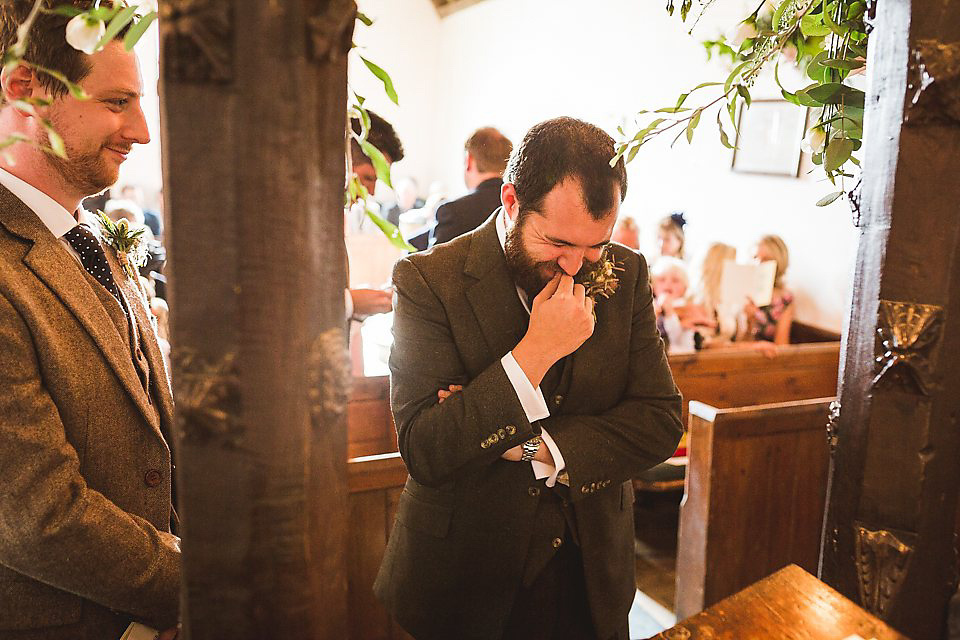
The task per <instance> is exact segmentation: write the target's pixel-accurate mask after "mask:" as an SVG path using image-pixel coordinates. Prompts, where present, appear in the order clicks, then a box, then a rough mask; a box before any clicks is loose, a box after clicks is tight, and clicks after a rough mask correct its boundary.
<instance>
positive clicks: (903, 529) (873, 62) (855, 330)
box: [821, 0, 960, 640]
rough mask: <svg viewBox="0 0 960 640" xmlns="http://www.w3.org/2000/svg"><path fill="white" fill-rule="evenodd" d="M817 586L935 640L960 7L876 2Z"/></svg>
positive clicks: (947, 408) (950, 343) (950, 549)
mask: <svg viewBox="0 0 960 640" xmlns="http://www.w3.org/2000/svg"><path fill="white" fill-rule="evenodd" d="M875 8H876V11H877V15H876V19H875V20H874V21H873V25H874V30H873V32H872V34H871V37H870V50H869V58H868V64H867V69H868V73H869V86H870V89H869V91H868V94H867V109H868V111H867V117H866V131H865V140H864V152H863V158H864V170H863V179H862V185H861V190H860V195H859V203H858V205H859V206H858V208H857V207H855V212H854V222H855V224H857V225H858V226H859V227H860V232H861V233H860V245H859V251H858V260H857V269H856V274H855V283H854V292H853V307H852V311H851V319H850V324H849V330H848V332H847V335H846V336H845V342H844V347H843V350H844V356H843V359H842V362H841V372H840V373H841V386H840V394H839V395H840V407H839V414H838V415H837V416H835V417H834V418H833V420H832V427H833V428H834V429H835V434H836V440H835V444H836V449H835V452H834V456H833V460H832V470H831V474H832V480H831V488H830V495H829V499H828V506H827V514H826V521H825V527H824V540H823V549H822V555H821V577H822V578H823V579H824V580H825V581H826V582H827V583H829V584H831V585H832V586H834V587H836V588H837V589H838V590H839V591H841V592H842V593H843V594H844V595H846V596H847V597H849V598H851V599H853V600H854V601H855V602H859V603H860V604H861V605H862V606H864V607H865V608H866V609H868V610H869V611H870V612H871V613H874V614H876V615H878V616H880V617H881V618H883V619H884V620H886V621H887V622H889V623H890V624H891V625H892V626H894V627H896V628H897V629H898V630H900V631H902V632H903V633H905V634H906V635H909V636H910V637H911V638H915V639H917V640H922V639H925V638H941V637H943V636H944V633H945V617H946V611H947V602H948V599H949V597H950V595H951V594H952V593H953V592H954V590H955V587H956V581H957V563H956V559H955V555H954V544H953V535H954V529H955V522H956V520H955V517H956V509H957V499H958V493H957V489H958V484H960V446H958V424H957V416H958V411H960V358H958V357H957V354H958V353H960V251H958V250H960V212H958V206H960V205H958V203H960V1H957V0H936V1H934V0H880V1H879V2H877V3H876V6H875Z"/></svg>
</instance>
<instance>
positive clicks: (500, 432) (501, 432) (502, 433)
mask: <svg viewBox="0 0 960 640" xmlns="http://www.w3.org/2000/svg"><path fill="white" fill-rule="evenodd" d="M497 435H498V436H500V439H501V440H506V439H507V431H506V430H505V429H497Z"/></svg>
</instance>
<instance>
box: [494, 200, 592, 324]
mask: <svg viewBox="0 0 960 640" xmlns="http://www.w3.org/2000/svg"><path fill="white" fill-rule="evenodd" d="M525 218H526V216H524V215H523V214H520V218H519V219H518V220H517V222H516V224H514V225H513V226H512V227H510V228H509V229H508V230H507V235H506V238H505V240H504V243H503V254H504V257H505V258H506V262H507V271H508V272H509V273H510V277H511V278H513V282H514V283H515V284H516V285H517V286H518V287H520V289H521V290H522V291H523V292H524V293H526V294H527V298H528V299H529V300H530V304H531V305H532V304H533V299H534V298H535V297H537V294H538V293H540V291H542V290H543V288H544V287H545V286H547V283H548V282H550V281H551V280H552V279H553V277H554V276H555V275H557V274H558V273H563V269H561V268H560V265H559V264H557V262H556V260H546V261H538V260H536V259H535V258H534V257H533V256H532V255H530V252H529V251H527V248H526V247H525V246H524V244H523V226H524V222H525ZM597 264H598V263H596V262H587V261H584V263H583V265H582V266H581V267H580V270H579V271H578V272H577V273H587V272H589V271H590V270H591V269H593V268H594V267H595V266H596V265H597ZM585 268H586V269H585Z"/></svg>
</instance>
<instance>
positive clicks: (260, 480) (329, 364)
mask: <svg viewBox="0 0 960 640" xmlns="http://www.w3.org/2000/svg"><path fill="white" fill-rule="evenodd" d="M161 9H162V15H161V20H162V22H161V34H162V48H163V50H162V78H163V90H162V92H161V95H162V96H163V106H164V109H163V125H164V140H163V142H164V147H163V155H164V163H165V189H166V193H165V197H166V205H167V212H168V214H169V216H170V223H169V239H170V241H169V244H170V256H171V263H170V275H171V290H172V294H173V295H172V300H171V311H172V317H173V343H174V358H173V360H174V390H175V394H176V398H177V413H178V426H179V433H178V438H177V447H176V448H177V455H178V463H179V466H178V469H177V471H178V473H177V480H178V491H179V507H180V515H181V518H182V520H183V530H182V533H183V538H184V545H183V546H184V564H185V571H184V597H183V604H184V609H183V618H184V627H185V629H184V630H185V634H186V636H187V638H192V639H194V640H208V639H213V638H230V639H233V640H244V639H253V638H345V637H347V631H346V628H345V627H346V590H347V579H346V567H345V556H346V535H347V530H346V523H347V505H346V496H347V492H346V427H345V384H346V368H345V366H346V361H345V338H344V334H343V327H344V312H343V288H344V285H345V273H344V271H345V269H344V266H345V257H344V250H343V216H342V211H343V184H344V155H343V154H344V129H345V121H346V115H345V105H346V53H347V51H348V50H349V47H350V43H351V38H352V31H353V23H354V17H355V14H356V6H355V4H354V2H353V1H352V0H328V1H323V0H300V1H280V0H164V1H163V2H161Z"/></svg>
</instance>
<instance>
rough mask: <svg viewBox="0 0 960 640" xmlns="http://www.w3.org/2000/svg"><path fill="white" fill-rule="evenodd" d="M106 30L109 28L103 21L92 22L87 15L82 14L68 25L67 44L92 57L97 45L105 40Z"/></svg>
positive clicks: (72, 19)
mask: <svg viewBox="0 0 960 640" xmlns="http://www.w3.org/2000/svg"><path fill="white" fill-rule="evenodd" d="M106 30H107V27H106V25H104V24H103V21H101V20H95V21H93V22H90V21H89V20H88V19H87V14H85V13H81V14H80V15H78V16H74V17H73V18H71V19H70V22H68V23H67V43H68V44H69V45H70V46H71V47H73V48H74V49H77V50H78V51H83V52H84V53H85V54H87V55H91V54H93V53H94V52H95V51H96V50H97V43H98V42H100V39H101V38H103V34H104V32H106Z"/></svg>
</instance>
